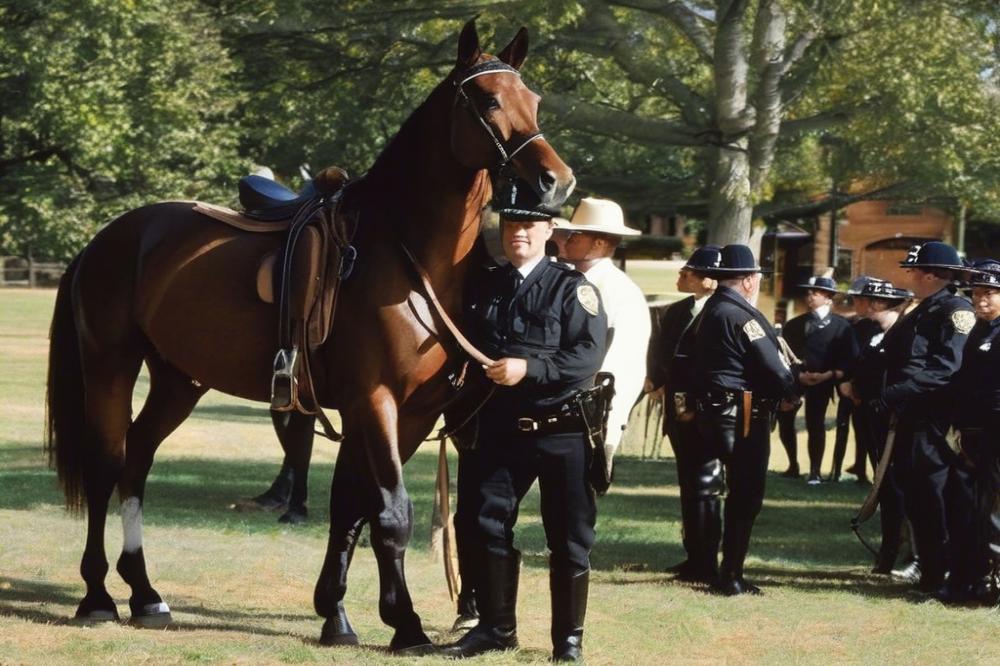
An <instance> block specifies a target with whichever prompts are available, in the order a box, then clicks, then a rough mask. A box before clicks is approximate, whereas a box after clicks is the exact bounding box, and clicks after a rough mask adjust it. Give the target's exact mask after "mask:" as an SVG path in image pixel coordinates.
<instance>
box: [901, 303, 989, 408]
mask: <svg viewBox="0 0 1000 666" xmlns="http://www.w3.org/2000/svg"><path fill="white" fill-rule="evenodd" d="M974 324H975V315H973V314H972V305H970V304H969V302H968V301H967V300H965V299H964V298H962V297H961V296H959V295H957V294H956V293H955V292H954V291H953V290H952V289H950V288H948V289H942V290H941V291H939V292H937V293H936V294H932V295H931V296H928V297H927V298H925V299H924V300H922V301H921V302H920V305H918V306H917V307H916V308H914V310H913V311H911V312H910V313H909V314H907V315H906V316H904V317H902V318H900V319H899V321H897V322H896V324H895V326H893V327H892V328H890V329H889V332H888V334H886V337H885V353H886V377H885V390H884V392H883V394H882V398H883V400H884V401H885V404H886V405H887V406H888V407H889V408H890V409H893V410H895V411H896V412H897V413H898V412H901V411H909V412H912V413H916V412H917V410H920V411H924V410H929V411H930V412H933V413H938V414H940V413H941V412H942V411H947V409H948V402H947V400H946V395H945V389H946V388H947V387H948V385H949V384H950V383H951V381H952V379H953V378H954V375H955V373H956V372H958V369H959V367H960V366H961V365H962V350H963V348H964V347H965V341H966V340H967V339H968V337H969V332H970V331H971V330H972V327H973V325H974Z"/></svg>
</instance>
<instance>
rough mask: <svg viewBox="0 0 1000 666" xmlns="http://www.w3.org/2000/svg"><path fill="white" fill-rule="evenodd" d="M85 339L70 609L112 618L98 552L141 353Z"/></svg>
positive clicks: (83, 616) (86, 617)
mask: <svg viewBox="0 0 1000 666" xmlns="http://www.w3.org/2000/svg"><path fill="white" fill-rule="evenodd" d="M95 346H96V345H94V344H93V343H91V342H90V341H88V342H87V343H85V344H84V345H82V349H81V352H82V353H81V359H82V361H83V372H84V376H85V381H86V386H87V393H86V398H85V402H84V414H85V424H86V425H85V432H84V433H82V436H83V437H85V438H88V439H89V440H90V443H89V444H88V445H87V447H86V449H87V450H88V451H91V454H90V455H89V456H88V459H87V460H86V461H85V462H84V475H83V484H84V489H85V492H86V496H87V545H86V547H85V548H84V551H83V557H82V559H81V560H80V575H81V576H82V577H83V580H84V582H86V584H87V594H86V596H84V598H83V600H82V601H81V602H80V605H79V606H78V607H77V610H76V618H77V619H78V620H81V621H85V622H101V621H107V620H117V619H118V610H117V608H116V607H115V602H114V600H113V599H112V598H111V595H109V594H108V591H107V588H105V586H104V579H105V577H106V576H107V573H108V559H107V555H106V553H105V550H104V526H105V524H106V521H107V515H108V502H109V500H110V499H111V492H112V491H113V490H114V487H115V483H117V481H118V476H119V474H120V472H121V469H122V464H123V459H124V452H125V433H126V432H127V431H128V427H129V422H130V420H131V411H132V389H133V388H134V387H135V379H136V377H137V376H138V374H139V368H140V367H141V364H142V355H141V354H140V353H139V352H138V351H135V350H131V349H128V348H122V349H116V350H113V353H108V352H106V351H105V352H98V351H97V350H95V348H94V347H95Z"/></svg>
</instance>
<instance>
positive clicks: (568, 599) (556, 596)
mask: <svg viewBox="0 0 1000 666" xmlns="http://www.w3.org/2000/svg"><path fill="white" fill-rule="evenodd" d="M589 587H590V571H580V572H575V573H574V572H573V571H570V570H567V569H564V568H561V567H560V568H554V567H551V566H550V568H549V590H550V591H551V593H552V661H568V662H574V663H576V662H579V661H581V660H582V659H583V621H584V619H585V618H586V616H587V591H588V590H589Z"/></svg>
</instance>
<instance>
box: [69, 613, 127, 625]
mask: <svg viewBox="0 0 1000 666" xmlns="http://www.w3.org/2000/svg"><path fill="white" fill-rule="evenodd" d="M119 621H120V620H119V617H118V611H117V610H92V611H89V612H84V613H81V612H80V611H77V612H76V616H74V617H73V624H104V623H105V622H119Z"/></svg>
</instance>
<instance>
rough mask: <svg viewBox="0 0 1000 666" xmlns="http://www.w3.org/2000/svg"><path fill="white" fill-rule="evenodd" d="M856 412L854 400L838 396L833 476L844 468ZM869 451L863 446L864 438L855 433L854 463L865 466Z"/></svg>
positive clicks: (838, 474) (837, 475)
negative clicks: (848, 440) (852, 422)
mask: <svg viewBox="0 0 1000 666" xmlns="http://www.w3.org/2000/svg"><path fill="white" fill-rule="evenodd" d="M853 413H854V402H853V401H852V400H849V399H847V398H844V397H843V396H841V397H839V398H837V435H836V437H835V438H834V440H833V476H834V477H839V476H840V472H841V471H842V470H843V468H844V456H845V455H847V439H848V437H849V436H850V434H851V421H852V415H853ZM867 457H868V456H867V452H866V451H865V449H863V448H862V440H861V438H860V437H858V436H857V433H855V435H854V463H855V464H856V465H859V466H862V467H863V466H864V464H865V460H866V458H867Z"/></svg>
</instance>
